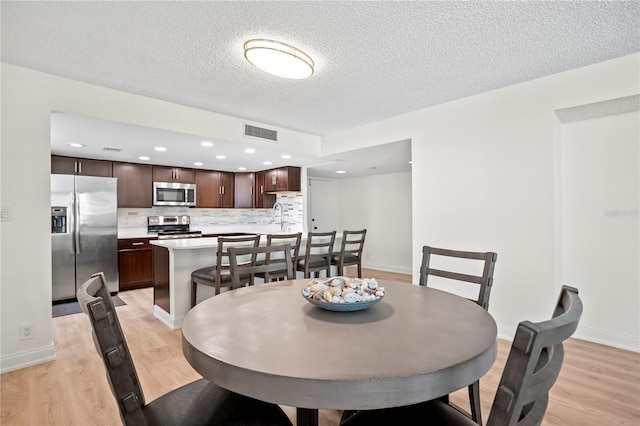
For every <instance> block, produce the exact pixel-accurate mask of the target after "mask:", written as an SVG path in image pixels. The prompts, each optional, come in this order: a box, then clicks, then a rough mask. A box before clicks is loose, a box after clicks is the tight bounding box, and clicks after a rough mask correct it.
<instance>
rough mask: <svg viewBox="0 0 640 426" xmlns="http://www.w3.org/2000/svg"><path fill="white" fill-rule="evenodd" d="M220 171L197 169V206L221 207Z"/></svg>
mask: <svg viewBox="0 0 640 426" xmlns="http://www.w3.org/2000/svg"><path fill="white" fill-rule="evenodd" d="M221 205H222V196H221V194H220V172H216V171H212V170H197V171H196V207H200V208H211V207H213V208H216V207H221Z"/></svg>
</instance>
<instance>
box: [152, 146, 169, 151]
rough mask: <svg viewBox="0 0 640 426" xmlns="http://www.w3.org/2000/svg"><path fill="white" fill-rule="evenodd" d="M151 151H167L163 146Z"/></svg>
mask: <svg viewBox="0 0 640 426" xmlns="http://www.w3.org/2000/svg"><path fill="white" fill-rule="evenodd" d="M153 149H155V150H156V151H159V152H165V151H166V150H167V148H165V147H163V146H156V147H155V148H153Z"/></svg>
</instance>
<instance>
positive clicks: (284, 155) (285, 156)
mask: <svg viewBox="0 0 640 426" xmlns="http://www.w3.org/2000/svg"><path fill="white" fill-rule="evenodd" d="M280 158H284V159H285V160H286V159H287V158H291V156H290V155H289V154H282V155H281V156H280Z"/></svg>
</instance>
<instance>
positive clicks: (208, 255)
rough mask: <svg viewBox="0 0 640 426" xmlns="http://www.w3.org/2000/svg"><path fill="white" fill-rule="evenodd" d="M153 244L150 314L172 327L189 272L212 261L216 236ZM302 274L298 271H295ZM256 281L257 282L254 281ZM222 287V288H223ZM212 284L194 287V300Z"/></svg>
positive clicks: (185, 300) (185, 298) (181, 311)
mask: <svg viewBox="0 0 640 426" xmlns="http://www.w3.org/2000/svg"><path fill="white" fill-rule="evenodd" d="M306 241H307V236H306V234H305V233H303V234H302V242H301V243H300V256H304V251H305V247H306ZM340 241H341V235H339V234H336V240H335V242H334V246H333V247H334V249H333V251H337V250H339V249H340ZM266 243H267V236H266V235H261V237H260V245H266ZM151 244H152V245H153V267H154V287H153V290H154V291H153V301H154V302H153V303H154V307H153V316H154V317H156V318H157V319H159V320H160V321H162V323H163V324H165V325H166V326H167V327H169V328H171V329H172V330H175V329H178V328H180V327H181V325H182V320H183V319H184V317H185V315H186V314H187V312H189V310H190V309H191V273H192V272H193V271H195V270H196V269H199V268H204V267H206V266H212V265H215V263H216V252H217V249H218V239H217V238H216V237H206V238H186V239H176V240H154V241H151ZM298 275H299V277H300V278H302V273H301V272H299V273H298ZM258 285H259V284H258ZM223 291H224V289H223ZM213 295H214V288H212V287H207V286H200V287H198V302H200V301H202V300H204V299H206V298H209V297H212V296H213Z"/></svg>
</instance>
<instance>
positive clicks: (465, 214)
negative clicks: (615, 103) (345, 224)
mask: <svg viewBox="0 0 640 426" xmlns="http://www.w3.org/2000/svg"><path fill="white" fill-rule="evenodd" d="M639 63H640V55H639V54H634V55H629V56H626V57H622V58H618V59H615V60H611V61H607V62H603V63H600V64H596V65H592V66H589V67H584V68H580V69H576V70H572V71H568V72H564V73H560V74H556V75H553V76H550V77H546V78H542V79H538V80H534V81H530V82H526V83H522V84H518V85H515V86H510V87H506V88H503V89H499V90H495V91H492V92H488V93H484V94H480V95H477V96H472V97H469V98H465V99H460V100H458V101H454V102H450V103H447V104H443V105H439V106H435V107H432V108H427V109H424V110H420V111H415V112H412V113H409V114H405V115H402V116H399V117H395V118H392V119H388V120H384V121H380V122H377V123H374V124H371V125H367V126H362V127H359V128H355V129H350V130H347V131H345V132H341V133H338V134H333V135H329V136H328V137H325V138H323V140H322V150H323V154H332V153H335V152H340V151H346V150H351V149H357V148H362V147H364V146H371V145H376V144H381V143H385V142H388V141H394V140H401V139H406V138H410V139H411V140H412V146H411V152H412V159H413V178H412V192H413V193H412V200H413V211H412V217H413V231H412V232H413V265H414V266H413V271H414V279H417V274H418V270H419V262H420V256H421V253H420V248H421V246H422V245H424V244H430V245H434V246H440V247H451V248H457V249H465V250H477V251H487V250H490V251H495V252H497V253H498V261H497V264H496V270H495V276H494V278H495V283H494V287H493V291H492V295H491V304H490V312H491V313H492V314H493V316H494V318H495V319H496V322H497V323H498V326H499V333H500V336H501V337H506V338H511V337H512V336H513V332H514V330H515V327H516V325H517V324H518V322H520V321H521V320H523V319H529V320H533V321H537V320H541V319H545V318H548V317H549V315H550V314H551V311H552V307H553V305H554V304H555V302H556V299H557V293H556V289H557V288H558V286H559V285H560V284H561V283H559V282H557V281H558V279H559V275H558V274H557V262H558V261H559V259H560V253H558V252H557V251H556V248H557V246H556V236H557V235H558V233H559V232H561V229H556V225H557V222H556V215H555V209H556V205H555V203H556V202H557V194H556V182H557V181H558V179H559V177H558V176H557V175H556V173H557V171H558V169H557V164H556V161H557V159H556V158H555V156H556V149H555V147H554V143H555V140H556V130H555V129H554V120H557V119H556V118H555V114H554V111H555V110H558V109H561V108H567V107H572V106H578V105H585V104H590V103H594V102H599V101H603V100H608V99H616V98H622V97H625V96H630V95H635V94H638V93H640V87H639V84H640V83H639V79H638V75H639V73H640V70H639V66H638V65H639ZM636 261H637V260H636ZM574 285H575V286H576V287H580V285H579V284H576V283H574ZM633 314H634V315H635V317H636V318H638V317H639V316H640V313H639V312H634V313H633ZM612 315H614V314H613V313H612ZM610 337H611V339H612V342H615V340H616V336H613V335H612V336H610ZM612 344H613V343H612ZM636 347H637V345H636Z"/></svg>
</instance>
